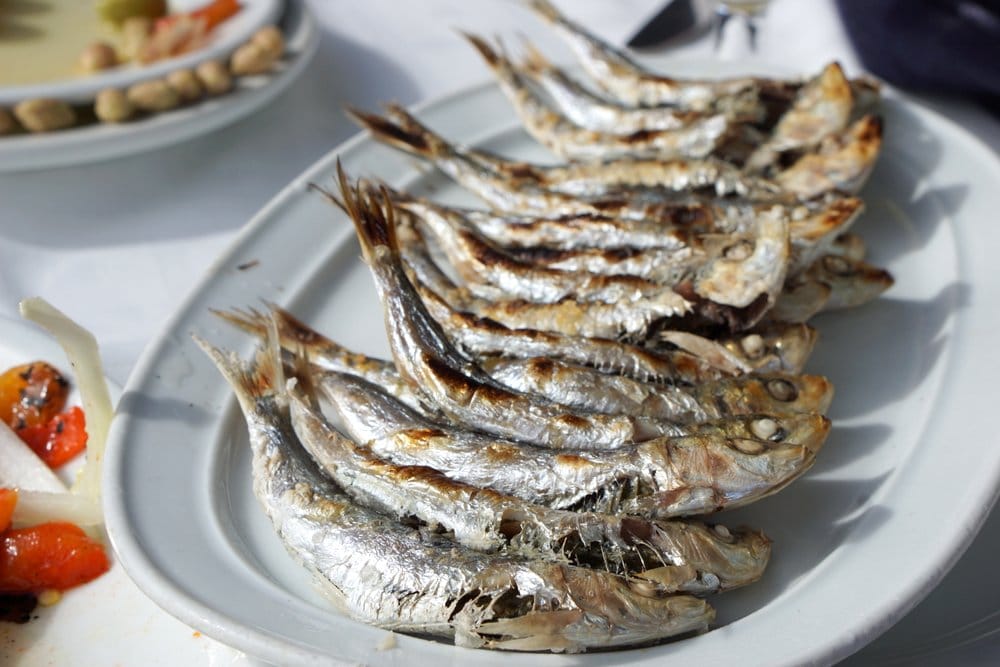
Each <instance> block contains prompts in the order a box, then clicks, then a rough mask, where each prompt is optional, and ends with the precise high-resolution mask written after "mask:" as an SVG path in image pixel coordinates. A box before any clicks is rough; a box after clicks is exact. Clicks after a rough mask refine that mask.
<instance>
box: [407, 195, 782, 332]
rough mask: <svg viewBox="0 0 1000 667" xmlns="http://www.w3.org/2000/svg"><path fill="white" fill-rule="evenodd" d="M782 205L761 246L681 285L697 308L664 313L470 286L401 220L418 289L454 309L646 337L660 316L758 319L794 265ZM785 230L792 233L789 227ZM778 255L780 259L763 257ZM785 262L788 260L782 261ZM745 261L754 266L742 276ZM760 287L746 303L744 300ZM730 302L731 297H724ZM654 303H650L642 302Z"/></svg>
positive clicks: (686, 322)
mask: <svg viewBox="0 0 1000 667" xmlns="http://www.w3.org/2000/svg"><path fill="white" fill-rule="evenodd" d="M780 216H781V210H780V209H776V210H774V211H773V212H772V214H771V216H769V217H768V218H766V219H765V218H762V220H761V221H760V224H761V226H762V227H764V231H765V233H766V234H767V235H768V238H767V240H766V242H762V243H759V244H755V245H750V244H742V243H736V244H734V245H733V246H731V247H730V248H726V249H725V251H724V253H723V255H722V258H721V260H720V261H717V262H714V263H712V264H711V265H709V266H707V267H703V269H702V270H700V271H699V272H698V274H696V275H695V276H693V277H692V278H691V279H690V280H684V281H682V282H680V283H678V284H676V285H674V286H673V288H672V289H673V292H675V293H677V294H680V295H681V296H683V297H684V298H685V299H686V300H687V301H688V302H690V304H691V306H690V309H689V310H690V313H689V314H688V315H682V314H681V313H676V312H675V313H662V312H661V313H660V314H657V313H655V312H653V311H651V309H650V308H648V307H644V308H637V307H635V306H636V302H633V303H614V304H607V303H600V302H580V301H576V300H573V299H563V300H561V301H559V302H557V303H552V304H546V303H534V302H530V301H525V300H524V299H501V298H497V299H492V300H487V299H482V298H480V297H477V296H476V295H474V294H472V293H471V292H470V291H469V290H468V289H466V288H464V287H459V286H456V285H455V283H454V282H452V280H451V278H450V277H448V276H447V275H445V273H444V272H443V271H442V270H441V268H440V267H438V266H437V264H436V263H435V261H434V259H433V258H432V257H431V251H430V249H429V248H428V247H427V244H426V242H425V241H424V239H423V235H422V234H421V233H420V230H419V228H418V227H416V226H413V225H407V226H403V227H401V230H400V231H401V234H402V235H403V236H404V237H405V238H406V242H405V243H404V244H403V245H402V255H403V257H404V258H405V261H406V265H407V268H408V269H409V270H410V272H411V274H412V276H411V280H412V282H413V285H414V288H415V289H416V290H417V291H418V292H419V293H421V295H422V296H423V297H424V298H425V299H426V298H430V297H429V296H428V294H426V292H427V290H428V289H429V290H430V291H433V292H434V293H436V294H437V295H438V296H439V297H440V298H441V299H443V300H444V301H445V302H446V303H447V304H448V305H449V306H450V307H451V308H453V309H455V310H458V311H464V312H470V313H473V314H475V315H477V316H479V317H484V318H488V319H491V320H494V321H496V322H499V323H501V324H503V325H505V326H507V327H509V328H511V329H538V330H542V331H552V332H559V333H563V334H567V335H573V336H587V337H595V338H628V339H632V340H636V339H641V338H642V337H644V336H645V335H646V333H647V331H648V330H649V328H650V325H652V324H653V323H654V322H660V323H668V324H670V325H671V326H673V327H674V328H687V329H691V328H695V327H704V326H712V325H721V326H724V327H727V328H729V329H730V330H734V331H736V330H742V329H747V328H749V327H751V326H753V325H754V324H755V323H756V322H758V321H759V320H760V319H761V317H763V315H764V313H766V312H767V309H768V308H769V307H770V306H771V304H772V303H773V301H774V299H775V292H780V291H781V285H776V284H775V283H777V282H778V281H779V280H781V278H782V276H783V275H784V271H785V268H786V267H787V256H788V251H789V244H788V239H787V233H786V232H784V230H787V223H786V222H785V221H784V220H783V219H782V218H781V217H780ZM783 232H784V233H783ZM768 254H773V255H774V257H775V260H776V263H774V264H772V263H768V262H767V261H765V260H764V259H763V258H764V257H766V256H767V255H768ZM782 262H785V263H782ZM738 266H748V267H749V268H750V270H749V271H748V272H747V273H746V274H745V275H741V274H740V272H739V270H738V269H737V267H738ZM754 294H756V295H755V296H754V297H753V299H752V300H751V301H750V302H749V303H748V304H747V305H746V306H741V305H739V303H740V301H741V300H745V299H747V298H748V297H750V296H753V295H754ZM724 301H730V302H731V303H723V302H724ZM637 303H638V305H641V306H647V305H648V303H646V302H637Z"/></svg>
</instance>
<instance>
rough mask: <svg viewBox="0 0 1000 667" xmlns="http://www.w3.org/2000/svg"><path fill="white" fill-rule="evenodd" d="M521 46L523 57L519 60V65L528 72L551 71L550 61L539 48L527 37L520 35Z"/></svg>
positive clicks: (541, 72) (540, 72) (552, 67)
mask: <svg viewBox="0 0 1000 667" xmlns="http://www.w3.org/2000/svg"><path fill="white" fill-rule="evenodd" d="M521 48H522V49H523V50H524V57H523V59H522V61H521V67H522V68H524V70H525V71H526V72H527V73H528V74H535V75H537V74H543V73H545V72H551V71H552V70H553V69H554V66H553V65H552V62H551V61H550V60H549V59H548V58H546V57H545V54H544V53H542V51H541V49H539V48H538V47H537V46H535V44H534V42H532V41H531V40H529V39H528V38H527V37H525V36H523V35H522V37H521Z"/></svg>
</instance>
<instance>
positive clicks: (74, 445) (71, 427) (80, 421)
mask: <svg viewBox="0 0 1000 667" xmlns="http://www.w3.org/2000/svg"><path fill="white" fill-rule="evenodd" d="M17 434H18V435H19V436H20V437H21V439H22V440H24V442H25V443H27V445H28V446H29V447H31V449H32V451H33V452H35V454H37V455H38V458H40V459H42V460H43V461H45V464H46V465H47V466H49V467H50V468H58V467H59V466H61V465H63V464H64V463H66V462H68V461H70V460H72V459H73V458H75V457H76V456H77V455H78V454H80V453H81V452H83V450H84V449H85V448H86V446H87V426H86V419H85V417H84V415H83V410H81V409H80V408H79V407H76V406H74V407H72V408H70V409H69V410H67V411H66V412H63V413H62V414H58V415H56V416H55V417H53V418H52V419H50V420H49V422H48V423H47V424H40V425H38V426H29V427H27V428H23V429H21V430H20V431H18V432H17Z"/></svg>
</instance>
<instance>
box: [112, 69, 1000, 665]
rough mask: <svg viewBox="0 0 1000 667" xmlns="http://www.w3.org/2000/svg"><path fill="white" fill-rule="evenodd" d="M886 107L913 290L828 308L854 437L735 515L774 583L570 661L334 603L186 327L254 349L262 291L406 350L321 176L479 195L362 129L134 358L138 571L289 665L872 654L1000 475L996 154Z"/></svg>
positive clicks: (502, 136) (342, 331) (479, 100)
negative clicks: (763, 554)
mask: <svg viewBox="0 0 1000 667" xmlns="http://www.w3.org/2000/svg"><path fill="white" fill-rule="evenodd" d="M650 64H651V65H653V66H655V67H657V68H658V69H660V70H661V71H670V72H676V73H677V74H679V75H708V76H724V75H727V74H729V75H732V74H737V73H738V72H737V71H736V68H737V67H738V66H739V65H738V64H724V63H702V64H690V63H688V64H685V63H677V62H671V61H669V60H666V59H650ZM420 115H421V116H422V117H423V118H424V119H425V120H426V121H427V122H428V124H429V125H431V126H432V127H435V128H438V129H440V130H441V131H442V132H443V133H444V134H445V135H446V136H448V137H450V138H452V139H454V140H455V141H458V142H465V143H470V144H474V145H477V146H481V147H483V148H485V149H488V150H492V151H496V152H499V153H501V154H506V155H510V156H513V157H518V158H524V159H544V153H543V152H542V151H541V150H540V149H539V148H538V147H537V145H536V144H534V143H533V142H531V141H530V140H529V139H528V138H527V137H526V136H525V135H524V133H523V132H522V131H521V130H520V129H519V128H518V127H517V123H516V121H515V120H514V118H513V115H512V113H511V111H510V107H509V105H508V104H507V102H506V100H505V99H503V96H502V95H501V94H500V92H499V91H498V90H497V89H496V88H495V87H494V86H492V85H489V86H482V87H478V88H473V89H470V90H467V91H464V92H462V93H461V94H459V95H456V96H452V97H449V98H446V99H443V100H440V101H438V102H435V103H433V104H430V105H426V106H424V107H423V109H422V111H420ZM884 115H885V118H886V127H887V133H886V142H885V147H884V152H883V155H882V158H881V160H880V163H879V165H878V167H877V168H876V170H875V173H874V175H873V177H872V181H871V183H870V184H869V185H868V187H867V188H866V190H865V192H864V197H865V199H866V202H867V206H868V209H867V213H866V214H865V216H864V218H863V219H862V220H860V221H859V222H858V223H857V225H856V227H855V231H857V232H858V233H860V234H861V235H862V236H863V237H864V238H865V239H866V241H867V244H868V247H869V254H870V259H871V261H872V262H873V263H875V264H879V265H884V266H887V267H888V268H889V269H890V270H891V271H892V272H893V273H894V275H895V276H896V279H897V284H896V286H895V287H894V288H893V290H892V291H891V292H890V293H889V294H888V295H887V296H886V297H884V298H882V299H880V300H879V301H878V302H876V303H873V304H870V305H868V306H865V307H863V308H858V309H854V310H850V311H846V312H840V313H832V314H829V315H826V316H824V317H822V318H819V319H818V320H817V322H816V325H817V326H818V328H819V329H820V331H821V333H822V341H821V343H820V345H819V347H818V350H817V352H816V354H815V355H814V358H813V359H812V360H811V362H810V370H811V371H812V372H817V373H822V374H826V375H828V376H830V378H831V379H832V380H833V382H834V384H835V385H836V388H837V397H836V399H835V400H834V405H833V409H832V412H831V416H832V417H833V418H834V420H835V427H834V430H833V432H832V434H831V436H830V439H829V442H828V443H827V445H826V447H825V448H824V451H823V452H822V454H821V456H820V457H819V460H818V462H817V464H816V466H815V468H814V469H813V470H812V471H811V472H810V473H808V474H807V475H806V476H805V477H804V478H803V479H801V480H799V481H797V482H796V483H795V484H793V485H791V486H790V487H789V488H788V489H786V490H784V491H783V492H782V493H780V494H777V495H776V496H774V497H772V498H768V499H766V500H764V501H761V502H759V503H756V504H754V505H752V506H750V507H748V508H745V509H743V510H740V511H739V512H737V513H733V514H731V515H730V516H728V517H727V519H726V520H727V521H730V522H732V523H742V522H745V523H748V524H751V525H754V526H757V527H760V528H762V529H763V530H765V531H766V532H767V533H768V534H769V535H770V536H771V537H772V538H773V539H774V544H775V546H774V556H773V560H772V562H771V564H770V567H769V568H768V571H767V573H766V574H765V576H764V578H763V579H762V580H761V581H760V582H758V583H757V584H754V585H752V586H748V587H746V588H745V589H742V590H739V591H734V592H732V593H729V594H726V595H722V596H718V597H716V598H713V600H712V603H713V605H715V606H716V607H717V609H718V611H719V619H718V625H717V627H716V629H714V630H713V631H711V632H709V633H707V634H705V635H702V636H699V637H696V638H693V639H689V640H684V641H680V642H676V643H672V644H667V645H663V646H657V647H652V648H647V649H639V650H632V651H625V652H619V653H602V654H596V655H588V656H573V657H565V656H551V655H535V654H532V655H519V656H517V657H516V658H515V657H512V656H510V655H501V654H496V653H490V652H485V651H470V650H464V649H457V648H454V647H451V646H447V645H444V644H440V643H435V642H431V641H426V640H422V639H417V638H414V637H408V636H402V637H399V638H398V639H397V645H398V648H396V649H393V650H390V651H379V649H378V647H379V646H380V644H382V642H383V640H384V637H385V633H384V631H381V630H379V629H376V628H371V627H368V626H365V625H362V624H359V623H355V622H353V621H350V620H348V619H346V618H345V617H343V616H341V615H340V614H338V613H336V612H335V611H333V610H331V609H330V608H329V606H328V605H327V604H326V603H325V601H324V600H323V599H322V598H321V597H320V596H319V595H318V594H317V593H315V592H314V591H313V589H312V588H311V586H310V582H309V577H308V575H307V574H306V573H305V571H304V570H303V569H302V568H300V567H299V566H298V565H297V564H296V563H295V562H294V561H293V559H292V558H290V557H289V555H288V554H287V553H286V552H285V550H284V549H283V548H282V546H281V543H280V541H279V539H278V538H277V537H276V535H275V534H274V532H273V531H272V529H271V527H270V525H269V522H268V521H267V519H266V518H265V516H264V514H263V512H262V511H261V510H260V507H259V505H258V503H257V502H256V500H255V499H254V497H253V495H252V491H251V487H250V472H249V462H248V456H247V444H246V428H245V425H244V424H243V421H242V418H241V416H240V414H239V410H238V409H237V408H236V406H235V401H234V400H233V398H232V396H231V393H230V391H229V389H228V387H227V386H226V384H225V382H224V381H223V380H222V379H221V377H220V376H219V374H218V372H217V371H216V370H215V369H214V367H213V366H212V365H211V364H210V363H209V362H208V360H207V359H206V358H205V356H204V355H203V354H202V353H201V352H200V351H199V350H198V349H197V347H196V346H195V345H194V344H193V343H192V342H191V340H190V334H191V333H192V332H197V333H198V334H199V335H201V336H203V337H205V338H207V339H208V340H209V341H211V342H213V343H215V344H217V345H221V346H223V347H226V348H230V349H233V350H236V351H240V352H243V353H248V352H249V351H250V350H251V349H252V347H253V344H254V343H253V341H251V340H248V338H247V337H246V336H244V335H242V334H241V333H239V332H236V331H234V330H232V329H230V328H227V327H226V326H225V325H223V324H221V323H220V322H219V321H218V320H217V319H216V318H214V317H213V316H212V315H210V313H209V309H210V308H222V309H225V308H231V307H237V306H247V305H254V304H256V303H258V299H261V298H263V299H268V300H272V301H275V302H277V303H279V304H281V305H284V306H286V307H288V308H290V309H291V310H292V311H293V312H295V313H297V314H298V315H300V316H301V317H303V318H304V319H305V320H306V321H308V322H310V323H312V324H313V325H315V326H316V327H317V328H319V329H320V330H321V331H324V332H326V333H328V334H329V335H330V336H332V337H333V338H335V339H337V340H338V341H340V342H342V343H343V344H345V345H347V346H349V347H351V348H354V349H357V350H359V351H362V352H365V353H368V354H374V355H386V354H387V345H386V343H385V332H384V329H383V324H382V316H381V309H380V306H379V303H378V299H377V297H376V295H375V292H374V289H373V287H372V284H371V278H370V276H369V275H368V271H367V269H366V268H365V266H364V265H363V264H362V263H361V262H360V261H359V259H358V254H359V253H358V248H357V245H356V243H355V242H354V240H353V237H352V231H351V229H350V226H349V225H348V224H347V223H346V222H345V221H344V219H343V216H342V215H340V214H338V213H337V212H336V211H335V210H334V209H333V208H331V207H330V206H329V205H328V204H326V203H325V202H324V201H323V200H322V198H321V197H319V196H316V195H315V194H313V193H310V192H308V191H307V188H306V186H307V184H308V183H309V182H318V183H324V184H329V183H330V178H331V175H332V173H333V169H334V161H335V159H336V158H338V157H339V158H340V159H342V160H343V163H344V166H345V168H346V169H347V171H348V173H350V174H351V175H352V176H355V177H363V176H379V177H381V178H383V179H385V180H386V181H387V182H388V183H390V184H392V185H395V186H399V187H408V188H411V189H413V190H415V191H417V192H424V193H426V192H430V191H433V193H434V196H435V197H438V198H441V199H443V200H446V201H454V202H469V201H471V200H469V199H468V196H467V195H463V194H462V193H461V192H460V191H459V190H458V189H457V188H456V187H454V186H453V185H451V184H450V183H449V182H448V181H447V180H446V179H445V178H444V177H443V176H441V175H439V174H437V173H433V172H426V173H425V171H424V170H418V169H417V168H415V166H414V163H413V161H412V160H410V159H408V158H406V157H404V156H401V155H400V154H399V153H396V152H395V151H392V150H391V149H388V148H385V147H382V146H380V145H377V144H375V143H373V142H372V141H371V140H370V139H368V138H366V137H357V138H355V139H354V140H352V141H350V142H348V143H347V144H345V145H343V146H341V147H340V148H338V149H337V150H336V151H334V152H333V153H332V154H331V155H329V156H328V157H326V158H324V159H323V160H321V161H320V162H319V163H318V164H317V165H315V166H313V167H312V168H310V169H309V170H307V171H306V172H305V173H304V174H303V175H302V176H301V177H300V178H298V179H296V180H295V181H294V182H293V183H292V184H291V185H289V186H288V187H287V188H286V189H285V190H284V191H283V192H282V193H281V194H279V195H278V197H277V198H276V199H274V200H273V201H272V202H271V203H270V204H269V205H268V206H267V207H266V208H265V209H264V210H263V211H262V212H261V213H260V214H259V215H258V216H257V217H256V218H255V219H254V220H253V221H252V222H251V223H250V224H249V225H248V226H247V228H246V229H245V230H244V231H243V233H242V234H241V235H240V237H239V239H238V240H237V242H236V243H235V245H234V246H233V247H232V248H231V249H230V250H229V251H228V252H227V253H225V254H224V256H223V257H222V258H220V259H219V261H218V262H217V263H216V264H215V265H214V267H213V269H212V270H211V272H210V274H209V275H208V277H207V278H206V280H205V281H204V282H203V283H202V285H201V287H200V288H199V289H197V290H196V291H195V293H194V294H193V295H192V297H191V298H190V299H189V300H188V302H187V303H186V304H185V305H184V306H183V308H181V310H180V311H179V312H178V313H177V314H176V316H175V317H174V318H173V319H172V321H171V323H170V324H169V325H168V327H167V329H166V331H165V332H164V333H163V334H162V336H161V337H160V338H159V340H157V341H156V342H155V343H154V344H152V345H151V346H150V348H148V350H147V351H146V353H145V354H144V355H143V358H142V359H141V361H140V362H139V364H138V366H137V368H136V370H135V372H134V373H133V374H132V377H131V379H130V382H129V386H128V390H127V393H126V400H125V401H123V404H122V406H121V409H120V410H119V412H118V416H117V418H116V420H115V422H114V424H113V425H112V434H111V442H110V445H109V452H108V459H107V467H106V475H107V477H106V478H107V480H108V482H109V485H108V489H107V492H106V496H105V500H106V513H107V519H108V528H109V531H110V534H111V536H112V540H113V542H114V545H115V548H116V549H117V550H118V553H119V555H120V557H121V559H122V562H123V564H124V565H125V567H126V568H127V569H128V571H129V573H130V574H131V575H132V576H133V578H134V579H135V580H136V581H137V583H138V584H139V585H140V586H141V587H142V588H143V590H145V591H146V592H147V593H148V594H149V595H150V597H152V598H153V599H154V600H156V601H157V602H158V603H160V604H161V605H163V606H164V608H166V609H167V610H168V611H170V612H171V613H172V614H174V615H176V616H177V617H178V618H180V619H182V620H183V621H185V622H187V623H189V624H191V625H192V626H194V627H197V628H199V629H201V630H202V631H203V632H205V633H206V634H208V635H211V636H213V637H216V638H217V639H219V640H221V641H223V642H225V643H228V644H231V645H233V646H236V647H237V648H240V649H241V650H244V651H247V652H248V653H250V654H252V655H257V656H260V657H262V658H264V659H266V660H270V661H274V662H278V663H280V664H297V663H319V662H323V663H324V664H329V663H335V664H341V663H364V664H369V665H389V664H402V663H406V664H470V665H478V666H486V665H489V666H492V665H497V666H500V665H507V664H510V661H511V660H516V661H517V663H518V664H520V665H544V666H552V665H567V664H573V665H581V666H583V665H595V666H596V665H604V664H609V663H619V662H628V663H630V664H635V665H650V666H652V665H662V664H664V661H674V662H677V663H678V664H680V663H689V664H698V665H708V664H720V665H721V664H732V662H733V661H734V660H735V661H738V662H739V663H740V664H741V665H747V666H751V665H767V666H776V665H798V664H804V663H809V664H813V663H828V662H834V661H836V660H838V659H841V658H843V657H845V656H847V655H849V654H850V653H852V652H854V651H857V650H858V649H859V648H861V647H862V646H864V645H865V644H866V643H867V642H869V641H871V640H872V639H873V638H875V637H876V636H877V635H879V634H880V633H881V632H883V631H885V630H886V629H887V628H888V627H889V626H891V625H892V624H893V623H894V622H895V621H896V620H898V619H899V618H900V617H901V616H902V615H903V614H904V613H905V612H906V611H907V610H908V609H910V608H911V607H912V606H913V605H914V604H916V602H917V601H918V600H919V599H920V598H921V597H923V596H924V595H926V594H927V593H928V592H929V591H930V590H931V588H933V587H934V585H935V584H936V583H937V582H938V581H939V580H940V579H941V577H942V576H944V574H945V572H947V570H948V569H949V567H951V565H952V564H953V563H954V562H955V560H956V559H957V558H958V556H959V555H960V554H961V552H962V550H963V549H964V548H965V547H966V546H967V545H968V544H969V542H970V541H971V539H972V537H973V536H974V535H975V533H976V530H977V529H978V528H979V526H980V524H981V522H982V521H983V519H984V518H985V516H986V515H987V513H988V512H989V510H990V507H991V506H992V504H993V502H994V499H995V496H996V492H997V488H998V481H1000V449H997V448H996V447H993V446H991V445H992V444H993V443H992V442H988V441H987V440H995V437H993V438H989V439H984V437H983V433H984V432H986V431H985V429H986V428H987V427H986V426H985V422H986V420H988V419H989V415H990V414H992V412H991V411H992V410H993V409H994V407H993V405H992V404H993V402H994V396H995V390H994V387H993V385H994V384H995V380H994V378H996V377H998V376H1000V356H998V355H996V354H995V352H994V350H995V344H994V341H993V336H992V333H991V332H993V331H995V330H996V329H997V327H998V326H1000V318H998V315H997V310H996V304H997V303H1000V283H998V281H997V280H996V279H995V256H994V255H995V249H996V248H997V247H998V241H1000V231H998V229H997V227H996V226H995V225H991V224H988V223H989V221H990V220H992V218H993V217H994V215H995V211H996V210H997V208H998V207H1000V196H998V192H997V188H996V183H998V182H1000V165H998V162H997V159H996V157H995V156H994V155H993V154H992V152H991V151H990V150H989V149H987V148H985V147H983V146H982V145H981V144H980V143H979V142H977V141H976V140H975V139H974V138H972V137H971V136H969V135H968V134H966V133H965V132H964V131H963V130H962V129H961V128H958V127H956V126H955V125H953V124H952V123H951V122H949V121H948V120H947V119H945V118H942V117H940V116H938V115H936V114H934V113H932V112H929V111H927V110H925V109H923V108H921V107H919V106H916V105H912V104H909V103H907V102H905V101H903V100H900V99H897V98H892V99H889V100H887V101H886V102H885V105H884ZM241 267H242V269H241ZM168 500H169V503H168V502H167V501H168ZM165 504H166V505H167V506H169V508H170V510H169V512H165V511H164V507H165Z"/></svg>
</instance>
